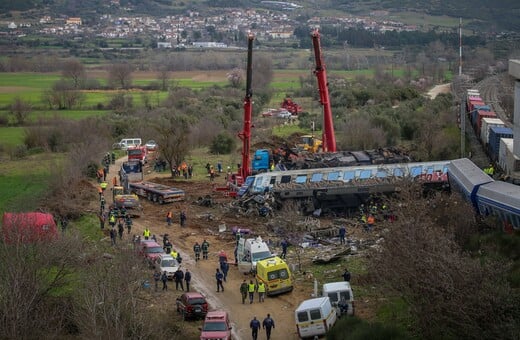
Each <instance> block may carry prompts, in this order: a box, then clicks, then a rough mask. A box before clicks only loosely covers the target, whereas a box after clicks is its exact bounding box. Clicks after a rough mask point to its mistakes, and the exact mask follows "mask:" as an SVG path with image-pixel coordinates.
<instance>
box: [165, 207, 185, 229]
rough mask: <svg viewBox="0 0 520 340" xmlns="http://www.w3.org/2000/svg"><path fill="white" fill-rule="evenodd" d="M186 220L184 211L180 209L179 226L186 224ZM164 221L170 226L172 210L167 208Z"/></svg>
mask: <svg viewBox="0 0 520 340" xmlns="http://www.w3.org/2000/svg"><path fill="white" fill-rule="evenodd" d="M186 220H187V216H186V211H184V210H181V212H180V213H179V224H180V226H181V227H184V226H186ZM166 223H167V224H168V226H171V225H172V223H173V212H172V211H171V210H169V211H168V212H167V213H166Z"/></svg>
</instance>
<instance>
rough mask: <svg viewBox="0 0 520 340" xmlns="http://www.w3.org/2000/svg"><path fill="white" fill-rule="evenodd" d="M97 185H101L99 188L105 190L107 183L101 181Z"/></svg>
mask: <svg viewBox="0 0 520 340" xmlns="http://www.w3.org/2000/svg"><path fill="white" fill-rule="evenodd" d="M99 186H100V187H101V190H102V191H103V192H105V190H106V189H107V186H108V183H107V182H105V181H103V182H101V184H99Z"/></svg>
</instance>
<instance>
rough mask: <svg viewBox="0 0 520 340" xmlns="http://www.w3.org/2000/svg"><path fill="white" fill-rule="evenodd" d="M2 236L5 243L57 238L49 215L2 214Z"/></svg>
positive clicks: (38, 213)
mask: <svg viewBox="0 0 520 340" xmlns="http://www.w3.org/2000/svg"><path fill="white" fill-rule="evenodd" d="M2 234H3V237H4V241H5V242H7V243H15V242H23V243H32V242H37V241H48V240H52V239H55V238H56V237H57V236H58V229H57V227H56V222H54V218H53V216H52V215H51V214H46V213H41V212H27V213H4V216H3V218H2Z"/></svg>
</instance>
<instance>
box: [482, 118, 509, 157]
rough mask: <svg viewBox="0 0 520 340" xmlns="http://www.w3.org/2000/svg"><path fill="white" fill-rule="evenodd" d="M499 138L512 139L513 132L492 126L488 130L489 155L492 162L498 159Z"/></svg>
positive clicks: (506, 128) (505, 128)
mask: <svg viewBox="0 0 520 340" xmlns="http://www.w3.org/2000/svg"><path fill="white" fill-rule="evenodd" d="M500 138H513V130H511V129H510V128H508V127H504V126H492V127H491V128H489V144H488V147H489V155H490V157H491V159H492V160H493V161H496V160H497V159H498V152H499V150H500Z"/></svg>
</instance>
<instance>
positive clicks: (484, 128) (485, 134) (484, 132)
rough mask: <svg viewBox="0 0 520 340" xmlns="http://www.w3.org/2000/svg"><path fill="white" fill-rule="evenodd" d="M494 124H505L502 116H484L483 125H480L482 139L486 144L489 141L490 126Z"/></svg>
mask: <svg viewBox="0 0 520 340" xmlns="http://www.w3.org/2000/svg"><path fill="white" fill-rule="evenodd" d="M492 126H505V124H504V122H503V121H502V119H500V118H488V117H484V118H482V125H481V127H480V140H481V141H482V144H483V145H484V146H486V145H487V144H488V143H489V128H490V127H492Z"/></svg>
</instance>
